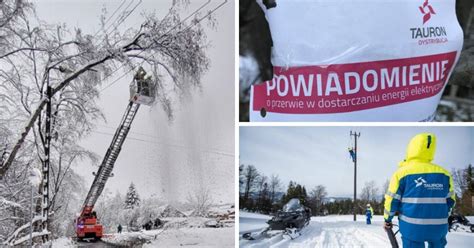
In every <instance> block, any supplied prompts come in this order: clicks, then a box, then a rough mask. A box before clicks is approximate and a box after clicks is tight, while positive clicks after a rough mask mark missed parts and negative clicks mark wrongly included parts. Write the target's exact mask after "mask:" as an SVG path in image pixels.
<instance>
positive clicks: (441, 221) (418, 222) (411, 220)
mask: <svg viewBox="0 0 474 248" xmlns="http://www.w3.org/2000/svg"><path fill="white" fill-rule="evenodd" d="M398 218H399V219H400V220H403V221H405V222H407V223H410V224H415V225H443V224H448V218H441V219H420V218H411V217H407V216H405V215H401V214H400V215H398Z"/></svg>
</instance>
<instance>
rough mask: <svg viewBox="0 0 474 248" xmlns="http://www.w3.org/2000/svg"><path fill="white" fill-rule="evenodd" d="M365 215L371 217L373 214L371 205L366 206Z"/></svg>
mask: <svg viewBox="0 0 474 248" xmlns="http://www.w3.org/2000/svg"><path fill="white" fill-rule="evenodd" d="M365 215H366V216H369V217H370V218H372V216H373V215H374V209H373V208H372V207H368V208H366V209H365Z"/></svg>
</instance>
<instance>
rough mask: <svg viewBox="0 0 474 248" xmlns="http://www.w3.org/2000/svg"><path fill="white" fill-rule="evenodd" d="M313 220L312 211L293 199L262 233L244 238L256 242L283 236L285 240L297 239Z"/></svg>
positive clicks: (269, 221) (270, 221) (246, 234)
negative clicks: (255, 240) (262, 238)
mask: <svg viewBox="0 0 474 248" xmlns="http://www.w3.org/2000/svg"><path fill="white" fill-rule="evenodd" d="M310 220H311V210H310V209H309V208H307V207H305V206H304V205H302V204H301V202H300V200H299V199H296V198H293V199H291V200H290V201H288V203H286V204H285V205H284V206H283V208H282V210H280V211H278V212H277V214H276V215H275V216H274V217H273V218H271V219H270V220H268V221H267V223H268V227H267V228H265V229H264V230H263V231H261V232H260V233H256V234H252V233H245V234H243V236H242V237H243V238H245V239H249V240H254V239H258V238H261V237H264V236H267V237H271V236H275V235H278V234H283V237H284V238H287V239H295V238H297V237H299V236H300V235H301V233H300V232H301V229H303V228H304V227H306V226H307V225H308V224H309V222H310Z"/></svg>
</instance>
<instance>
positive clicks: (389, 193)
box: [386, 191, 402, 200]
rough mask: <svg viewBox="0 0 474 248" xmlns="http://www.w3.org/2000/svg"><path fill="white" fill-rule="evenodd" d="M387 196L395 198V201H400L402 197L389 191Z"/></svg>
mask: <svg viewBox="0 0 474 248" xmlns="http://www.w3.org/2000/svg"><path fill="white" fill-rule="evenodd" d="M386 195H388V196H391V197H393V198H394V199H397V200H400V199H401V198H402V197H401V196H400V195H399V194H395V193H392V192H390V191H387V193H386Z"/></svg>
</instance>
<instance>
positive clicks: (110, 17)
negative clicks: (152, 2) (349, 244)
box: [94, 0, 127, 37]
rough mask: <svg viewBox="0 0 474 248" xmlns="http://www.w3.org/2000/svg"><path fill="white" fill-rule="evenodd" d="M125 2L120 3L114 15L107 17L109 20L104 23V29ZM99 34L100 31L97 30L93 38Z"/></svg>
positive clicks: (124, 0)
mask: <svg viewBox="0 0 474 248" xmlns="http://www.w3.org/2000/svg"><path fill="white" fill-rule="evenodd" d="M125 2H127V0H123V1H122V3H121V4H120V5H119V6H118V7H117V8H116V9H115V11H114V13H112V15H111V16H109V18H107V20H106V21H105V22H104V27H105V26H106V25H107V23H108V22H109V21H110V20H111V19H112V17H113V16H114V15H115V14H116V13H117V12H118V10H119V9H120V8H122V6H123V4H124V3H125ZM99 32H100V29H99V30H97V32H95V34H94V37H95V36H96V35H97V34H98V33H99ZM104 32H105V30H104Z"/></svg>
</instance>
